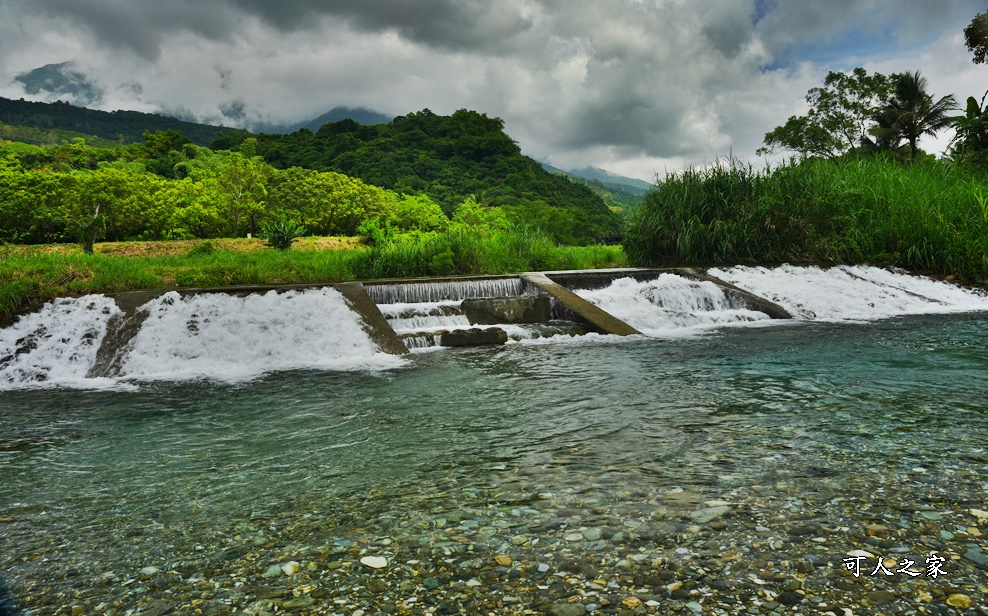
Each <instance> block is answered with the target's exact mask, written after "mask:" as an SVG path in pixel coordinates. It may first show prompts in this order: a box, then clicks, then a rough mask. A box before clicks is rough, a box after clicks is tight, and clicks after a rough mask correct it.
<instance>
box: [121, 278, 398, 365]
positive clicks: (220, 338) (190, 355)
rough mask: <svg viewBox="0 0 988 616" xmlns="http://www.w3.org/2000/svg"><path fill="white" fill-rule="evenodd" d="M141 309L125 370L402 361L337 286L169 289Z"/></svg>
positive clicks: (383, 363)
mask: <svg viewBox="0 0 988 616" xmlns="http://www.w3.org/2000/svg"><path fill="white" fill-rule="evenodd" d="M142 309H143V310H149V311H150V313H151V314H150V316H149V317H148V319H147V321H145V322H144V324H143V325H142V326H141V329H140V331H139V332H138V333H137V335H136V336H135V337H134V340H133V341H132V343H131V350H130V353H129V354H128V355H127V358H126V360H125V361H124V364H123V370H122V374H123V376H124V377H125V378H138V379H167V380H171V379H178V380H181V379H194V378H211V379H218V380H234V381H236V380H246V379H250V378H253V377H256V376H259V375H261V374H263V373H266V372H272V371H278V370H293V369H303V368H316V369H333V370H353V369H366V368H389V367H395V366H399V365H402V364H403V361H402V360H401V359H400V358H397V357H395V356H392V355H386V354H383V353H381V352H380V350H379V349H378V348H377V345H375V344H374V343H373V342H372V341H371V339H370V338H369V337H368V336H367V334H366V333H365V332H364V330H363V328H362V326H361V322H360V318H359V317H358V316H357V314H356V313H354V312H353V311H351V310H350V308H349V306H348V305H347V303H346V300H345V299H344V298H343V296H342V295H340V294H339V293H338V292H337V291H336V290H334V289H311V290H307V291H288V292H285V293H277V292H275V291H270V292H268V293H265V294H263V295H248V296H246V297H234V296H230V295H226V294H223V293H211V294H204V295H192V296H187V297H181V296H180V295H179V294H178V293H174V292H172V293H167V294H165V295H163V296H161V297H159V298H156V299H155V300H153V301H151V302H149V303H148V304H147V305H145V306H144V307H143V308H142Z"/></svg>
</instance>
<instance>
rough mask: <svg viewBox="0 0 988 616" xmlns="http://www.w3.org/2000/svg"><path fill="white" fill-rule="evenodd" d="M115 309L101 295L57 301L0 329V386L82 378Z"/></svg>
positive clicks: (2, 387) (72, 382)
mask: <svg viewBox="0 0 988 616" xmlns="http://www.w3.org/2000/svg"><path fill="white" fill-rule="evenodd" d="M119 312H120V309H119V308H117V305H116V303H115V302H114V301H113V300H112V299H109V298H107V297H104V296H102V295H87V296H85V297H80V298H77V299H58V300H55V301H54V302H51V303H49V304H47V305H46V306H45V307H44V308H42V309H41V310H40V311H39V312H36V313H34V314H30V315H27V316H25V317H23V318H21V320H20V321H18V322H17V323H16V324H15V325H13V326H11V327H8V328H6V329H0V389H5V388H10V387H15V386H30V385H37V384H44V383H58V384H60V385H72V384H76V383H82V382H85V381H86V373H87V372H88V370H89V367H90V366H91V365H92V364H93V362H94V361H95V360H96V353H97V351H98V349H99V347H100V342H102V340H103V336H105V335H106V326H107V323H108V322H109V320H110V319H111V318H112V317H113V316H114V315H116V314H118V313H119ZM92 384H93V383H91V382H90V383H89V385H90V386H91V385H92Z"/></svg>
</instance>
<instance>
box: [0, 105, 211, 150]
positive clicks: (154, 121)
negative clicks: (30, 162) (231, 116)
mask: <svg viewBox="0 0 988 616" xmlns="http://www.w3.org/2000/svg"><path fill="white" fill-rule="evenodd" d="M0 122H2V123H4V124H9V125H13V126H33V127H36V128H42V129H46V130H52V129H54V130H62V131H72V132H75V133H79V134H83V135H93V136H96V137H99V138H101V139H105V140H107V141H112V142H116V143H121V144H123V143H139V142H140V141H141V140H142V139H143V138H144V132H145V131H151V132H152V133H155V132H159V131H167V130H174V131H179V132H181V133H182V134H183V135H185V136H186V137H188V138H189V139H190V140H192V142H194V143H197V144H199V145H208V144H209V143H210V142H211V141H213V140H215V139H218V138H219V137H221V136H222V135H223V134H225V133H226V132H227V130H226V129H224V128H223V127H220V126H209V125H206V124H196V123H194V122H183V121H181V120H176V119H175V118H169V117H167V116H162V115H157V114H154V113H141V112H139V111H96V110H95V109H86V108H84V107H76V106H74V105H70V104H68V103H63V102H55V103H32V102H29V101H25V100H23V99H21V100H16V101H15V100H12V99H9V98H2V97H0Z"/></svg>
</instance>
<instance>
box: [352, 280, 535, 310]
mask: <svg viewBox="0 0 988 616" xmlns="http://www.w3.org/2000/svg"><path fill="white" fill-rule="evenodd" d="M364 290H366V291H367V295H369V296H370V298H371V299H372V300H374V302H375V303H377V304H397V303H403V304H417V303H424V302H441V301H451V300H456V301H462V300H464V299H467V298H468V297H512V296H515V295H522V294H523V293H525V284H524V283H523V282H522V280H521V279H520V278H516V277H508V278H480V279H472V280H438V281H436V282H408V283H385V284H365V285H364Z"/></svg>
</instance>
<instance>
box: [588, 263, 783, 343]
mask: <svg viewBox="0 0 988 616" xmlns="http://www.w3.org/2000/svg"><path fill="white" fill-rule="evenodd" d="M575 292H576V294H577V295H579V296H580V297H582V298H584V299H586V300H588V301H590V302H592V303H593V304H595V305H596V306H598V307H599V308H601V309H602V310H604V311H606V312H609V313H610V314H612V315H614V316H616V317H617V318H619V319H621V320H622V321H624V322H625V323H627V324H628V325H631V326H632V327H634V328H635V329H637V330H638V331H640V332H642V333H643V334H647V335H650V336H660V337H666V336H682V335H689V334H690V333H695V332H696V331H700V330H702V329H706V328H710V327H714V326H718V325H726V324H730V323H750V322H753V321H763V320H767V319H768V318H769V317H768V315H767V314H765V313H764V312H758V311H755V310H751V309H749V308H748V307H747V306H746V304H745V303H744V301H742V300H740V299H736V298H733V297H731V296H729V295H727V294H726V293H725V292H724V290H723V289H721V288H720V287H718V286H717V285H715V284H714V283H712V282H705V281H698V280H689V279H687V278H683V277H682V276H677V275H675V274H660V275H659V277H658V278H656V279H654V280H647V281H644V282H641V281H638V280H635V279H634V278H618V279H617V280H615V281H614V282H612V283H611V285H610V286H609V287H606V288H603V289H595V290H585V289H584V290H577V291H575Z"/></svg>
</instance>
